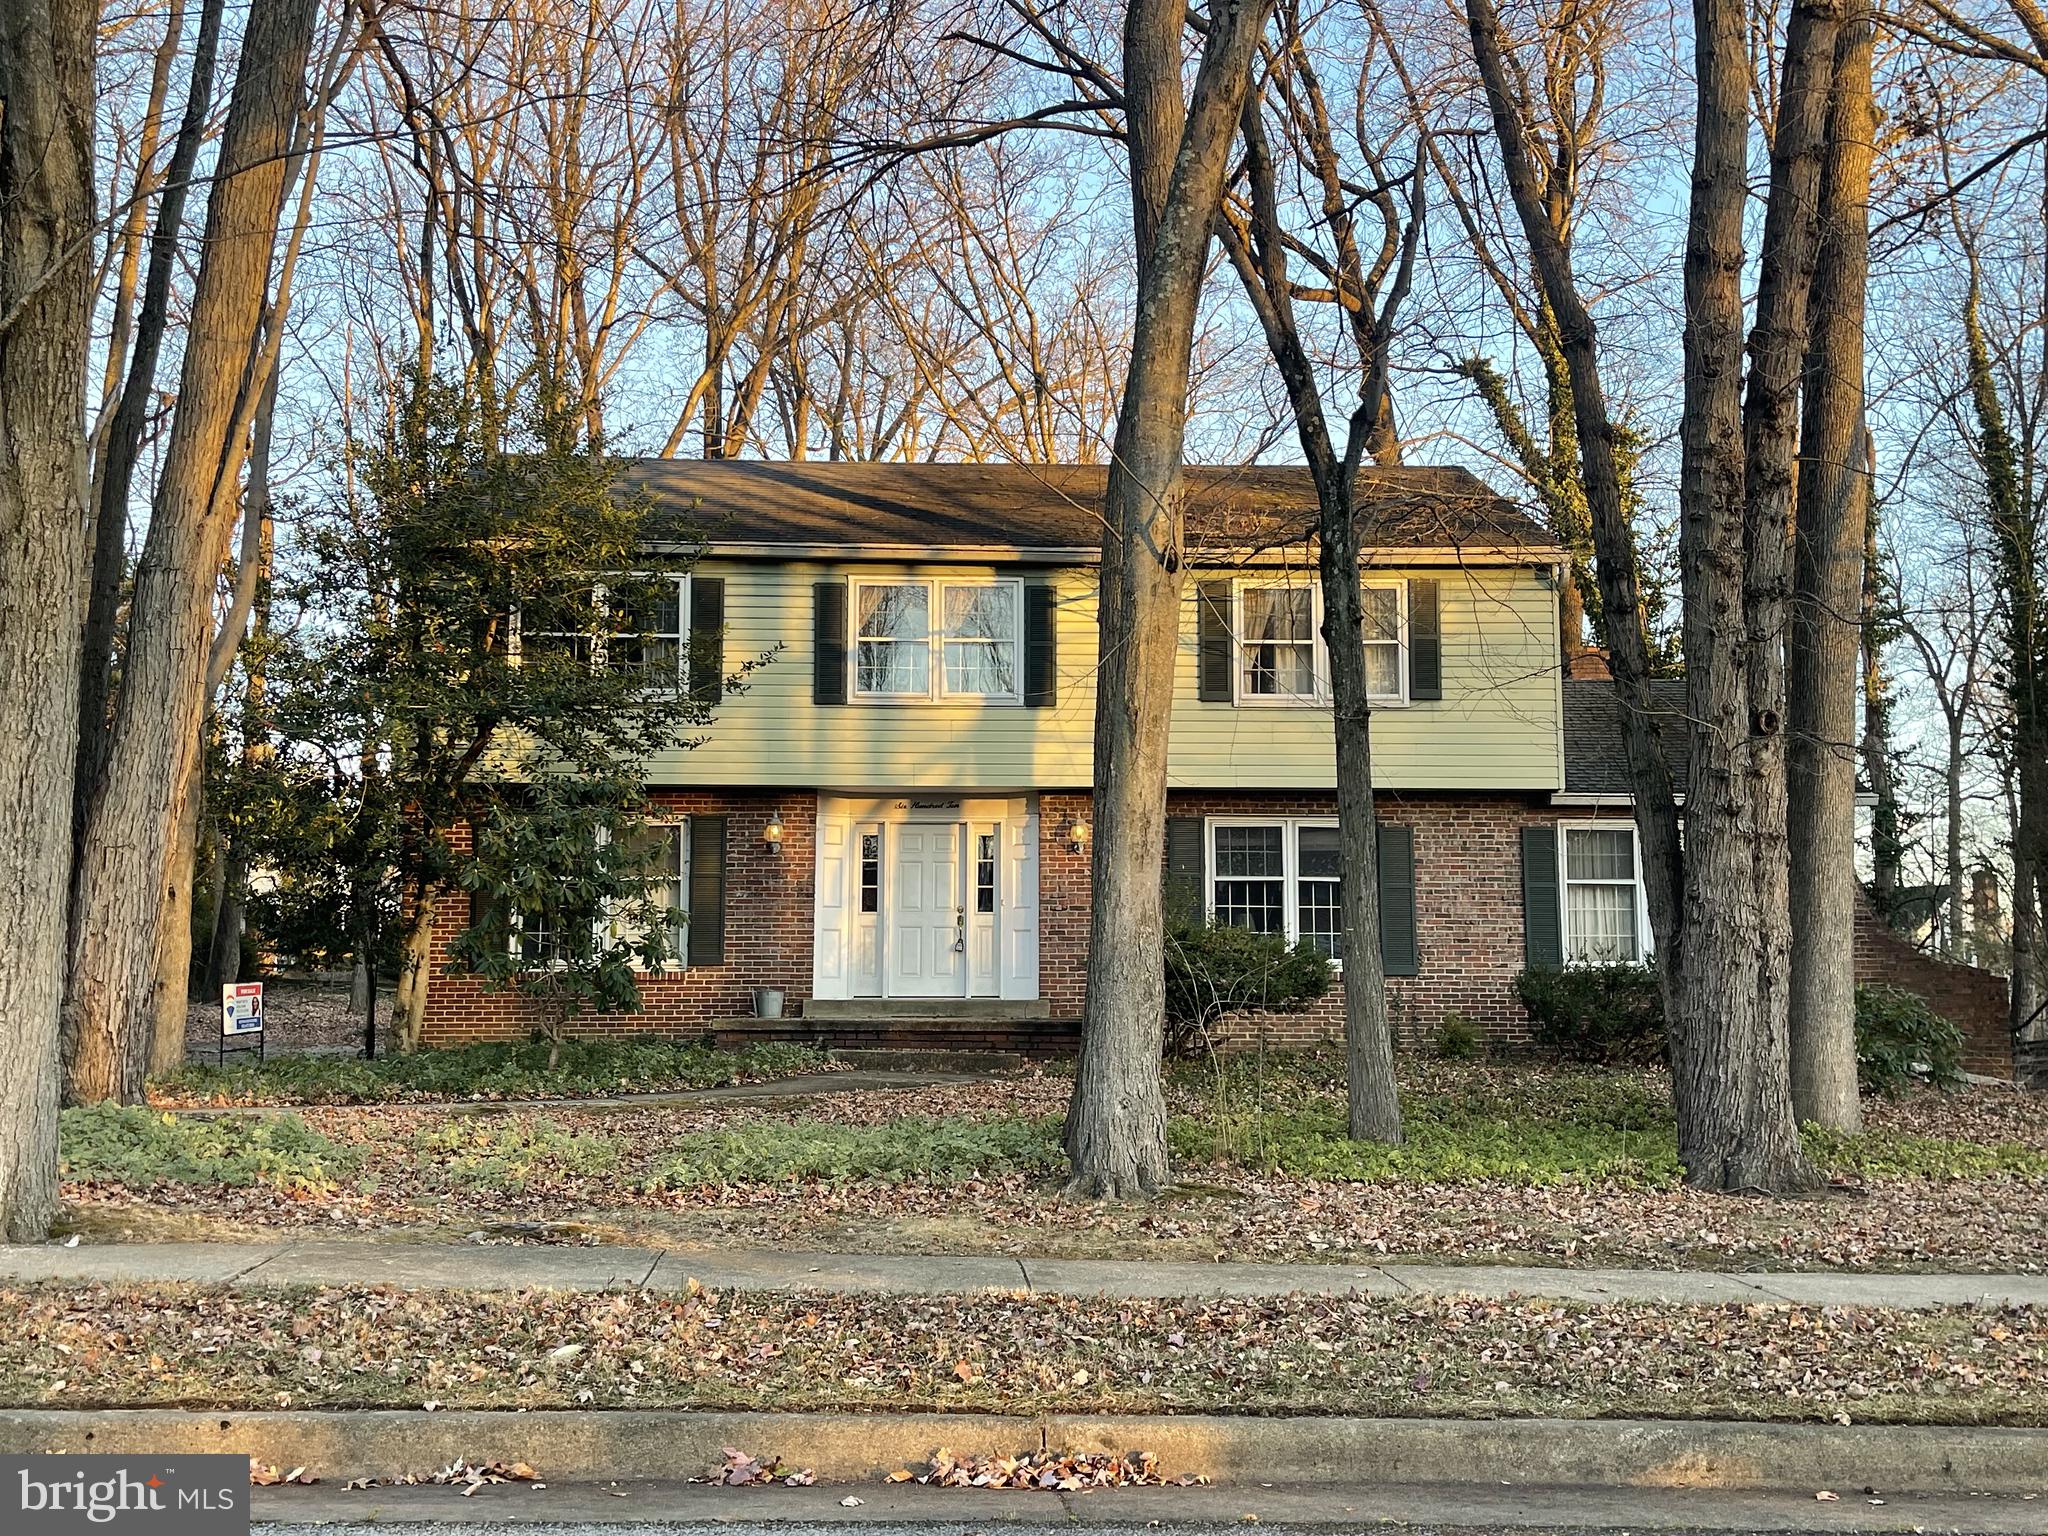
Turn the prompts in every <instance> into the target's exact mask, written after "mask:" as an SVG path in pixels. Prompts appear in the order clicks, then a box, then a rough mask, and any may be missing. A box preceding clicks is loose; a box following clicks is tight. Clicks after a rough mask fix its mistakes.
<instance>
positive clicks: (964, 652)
mask: <svg viewBox="0 0 2048 1536" xmlns="http://www.w3.org/2000/svg"><path fill="white" fill-rule="evenodd" d="M1023 598H1024V593H1023V584H1022V583H1021V582H1016V581H971V582H970V581H940V582H928V581H890V582H867V581H863V582H856V583H855V584H854V612H853V691H854V692H855V693H856V694H857V695H860V696H862V697H865V698H870V699H932V698H952V699H983V700H993V701H996V702H1009V703H1014V702H1018V701H1020V700H1021V699H1022V697H1023V688H1022V680H1023V671H1024V646H1023V608H1024V600H1023ZM935 617H936V622H934V620H935Z"/></svg>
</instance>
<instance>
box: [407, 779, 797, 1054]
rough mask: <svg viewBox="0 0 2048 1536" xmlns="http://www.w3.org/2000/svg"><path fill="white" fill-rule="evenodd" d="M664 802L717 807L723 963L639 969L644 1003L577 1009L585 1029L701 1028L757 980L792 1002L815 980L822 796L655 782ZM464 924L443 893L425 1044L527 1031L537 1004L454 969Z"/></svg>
mask: <svg viewBox="0 0 2048 1536" xmlns="http://www.w3.org/2000/svg"><path fill="white" fill-rule="evenodd" d="M651 798H652V800H653V802H654V804H655V805H656V807H657V808H659V809H660V810H661V811H663V812H665V813H668V814H672V815H676V816H689V815H700V816H707V815H722V816H724V817H726V818H727V821H726V837H725V861H726V865H725V876H726V878H725V963H724V964H723V965H696V966H690V967H688V968H687V969H680V970H676V971H671V972H666V973H664V974H661V975H651V976H647V977H644V978H642V980H641V983H640V996H641V1002H642V1006H643V1009H644V1011H643V1012H641V1013H637V1014H604V1015H593V1016H591V1017H589V1018H584V1019H579V1020H577V1021H576V1023H575V1025H574V1026H573V1028H572V1033H575V1034H578V1035H586V1036H605V1035H610V1036H620V1035H701V1034H704V1033H706V1032H707V1031H708V1030H709V1028H710V1026H711V1025H712V1024H714V1023H715V1022H717V1021H719V1020H724V1019H731V1018H735V1017H744V1016H746V1015H748V1014H751V1013H752V1012H753V989H754V988H755V987H779V988H781V989H782V992H783V994H784V996H785V998H786V999H787V1006H788V1007H789V1008H791V1009H792V1010H793V1009H794V1008H795V1007H796V1006H797V1004H798V1002H799V1001H800V1000H801V999H802V998H804V997H805V996H807V995H808V994H809V992H810V990H811V931H812V918H811V913H812V882H813V879H814V872H815V869H816V847H817V845H816V835H817V798H816V797H815V796H813V795H809V794H786V793H781V792H774V791H770V792H762V791H758V790H745V789H736V790H721V789H689V790H668V789H662V790H654V791H652V792H651ZM778 813H779V814H780V815H781V818H782V825H783V837H782V847H781V849H780V850H779V851H771V850H770V848H769V845H768V844H767V843H766V842H765V841H763V839H762V836H761V832H762V829H763V828H765V827H766V826H767V825H768V822H769V819H770V818H771V817H773V816H775V815H777V814H778ZM468 923H469V911H468V904H467V902H466V901H465V900H464V898H463V897H462V895H461V894H460V893H459V892H458V893H456V894H454V895H452V896H449V897H445V898H443V900H442V902H441V904H440V907H439V909H438V911H437V912H436V914H435V921H434V974H433V979H432V981H431V983H430V984H429V986H428V990H427V1009H426V1018H425V1025H424V1029H423V1031H422V1036H423V1040H424V1043H425V1044H427V1045H467V1044H469V1043H471V1042H472V1041H477V1040H507V1039H519V1038H523V1037H524V1036H526V1035H527V1034H529V1033H531V1032H532V1030H533V1028H534V1026H535V1024H536V1023H537V1022H538V1021H539V1017H540V1015H539V1013H538V1011H537V1010H536V1008H535V1007H534V1005H533V1004H531V1003H529V1002H527V1001H526V1000H525V999H523V998H521V997H519V996H518V995H516V994H515V993H510V992H493V991H491V990H490V989H489V988H487V987H486V986H484V984H483V983H482V982H481V981H479V980H478V979H477V978H476V977H474V976H470V975H466V974H464V973H462V972H460V971H456V970H452V969H451V968H450V967H449V965H448V947H449V945H450V944H451V943H452V942H453V941H454V939H455V937H456V935H457V934H459V933H460V932H461V931H462V930H463V929H464V928H465V927H467V926H468Z"/></svg>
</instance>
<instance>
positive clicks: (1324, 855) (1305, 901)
mask: <svg viewBox="0 0 2048 1536" xmlns="http://www.w3.org/2000/svg"><path fill="white" fill-rule="evenodd" d="M1209 851H1210V860H1209V877H1210V879H1209V911H1210V914H1211V917H1212V919H1213V921H1214V922H1215V923H1216V925H1217V926H1218V927H1219V928H1249V929H1251V930H1252V931H1253V932H1254V933H1270V934H1273V935H1275V936H1276V937H1279V938H1284V939H1286V940H1287V942H1288V943H1290V944H1299V943H1309V944H1313V945H1314V946H1315V947H1316V948H1317V949H1320V950H1321V951H1322V952H1323V953H1324V954H1326V955H1328V956H1329V957H1330V958H1331V959H1332V960H1342V959H1343V958H1344V930H1343V921H1342V918H1341V916H1340V908H1339V903H1338V893H1339V883H1338V874H1337V825H1336V823H1335V822H1332V821H1321V820H1300V819H1294V818H1289V819H1285V820H1276V821H1272V822H1218V823H1215V824H1213V825H1212V826H1211V828H1210V830H1209Z"/></svg>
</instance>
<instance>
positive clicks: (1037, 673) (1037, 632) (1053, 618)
mask: <svg viewBox="0 0 2048 1536" xmlns="http://www.w3.org/2000/svg"><path fill="white" fill-rule="evenodd" d="M1056 598H1057V593H1055V591H1054V590H1053V587H1052V584H1051V583H1050V582H1042V581H1040V582H1032V583H1030V584H1028V585H1027V586H1026V587H1025V588H1024V702H1025V703H1026V704H1027V705H1029V706H1030V707H1031V708H1033V709H1044V708H1046V707H1048V706H1049V705H1052V704H1054V703H1056V702H1058V699H1059V609H1058V606H1057V603H1056Z"/></svg>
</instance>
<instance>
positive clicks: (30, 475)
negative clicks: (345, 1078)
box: [0, 0, 99, 1243]
mask: <svg viewBox="0 0 2048 1536" xmlns="http://www.w3.org/2000/svg"><path fill="white" fill-rule="evenodd" d="M98 19H99V12H98V9H97V8H96V7H94V6H90V5H86V4H83V3H81V0H44V3H40V4H24V5H14V4H10V5H6V6H0V102H4V103H5V109H4V111H0V784H4V785H6V786H7V792H6V793H5V794H4V795H0V955H4V956H5V957H6V959H5V961H4V963H0V1061H4V1062H5V1063H6V1070H5V1071H0V1240H4V1241H7V1242H15V1243H25V1242H39V1241H41V1240H42V1238H43V1236H44V1235H45V1233H47V1232H48V1230H49V1226H50V1222H51V1221H52V1220H53V1219H54V1218H55V1216H56V1214H57V1103H58V1073H57V1028H58V1009H59V1004H60V1002H61V998H62V987H63V975H64V972H63V955H64V899H65V893H66V891H67V889H68V888H69V885H70V877H71V848H72V843H71V790H72V771H73V766H74V756H75V753H76V751H77V744H78V688H77V678H78V653H79V637H80V630H81V624H82V622H83V619H84V604H83V601H82V594H81V593H80V590H79V573H80V572H81V571H83V570H84V569H85V562H86V557H87V552H88V550H89V549H90V547H91V540H92V535H91V520H90V515H89V512H88V510H87V508H88V503H87V499H86V483H85V436H84V423H85V408H86V407H85V374H86V361H87V352H88V340H89V330H88V321H89V316H90V312H91V282H92V271H91V268H92V232H93V187H94V184H95V183H94V175H95V166H94V163H93V102H94V97H93V59H94V48H95V42H96V38H95V28H96V25H97V23H98Z"/></svg>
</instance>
